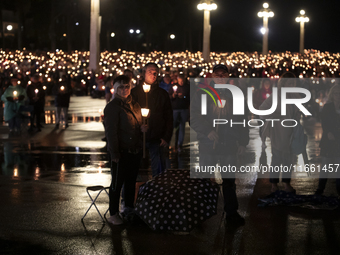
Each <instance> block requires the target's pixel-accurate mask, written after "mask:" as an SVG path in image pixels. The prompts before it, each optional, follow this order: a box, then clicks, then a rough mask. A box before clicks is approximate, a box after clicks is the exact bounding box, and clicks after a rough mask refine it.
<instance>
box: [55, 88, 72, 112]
mask: <svg viewBox="0 0 340 255" xmlns="http://www.w3.org/2000/svg"><path fill="white" fill-rule="evenodd" d="M62 86H63V87H64V88H63V89H62V88H61V87H62ZM53 94H54V95H55V100H54V104H55V106H56V107H67V108H68V107H69V105H70V97H71V94H72V87H71V86H70V85H68V84H67V82H60V83H56V84H55V85H54V86H53Z"/></svg>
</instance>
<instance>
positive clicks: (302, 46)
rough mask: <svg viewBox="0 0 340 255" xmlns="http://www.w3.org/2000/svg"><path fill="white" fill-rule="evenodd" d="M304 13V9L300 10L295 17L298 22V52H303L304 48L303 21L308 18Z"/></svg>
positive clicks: (307, 20) (306, 20)
mask: <svg viewBox="0 0 340 255" xmlns="http://www.w3.org/2000/svg"><path fill="white" fill-rule="evenodd" d="M305 14H306V13H305V11H304V10H301V11H300V16H299V17H296V18H295V21H296V22H300V49H299V52H300V54H303V53H304V49H305V45H304V44H305V22H309V18H308V17H307V16H306V15H305Z"/></svg>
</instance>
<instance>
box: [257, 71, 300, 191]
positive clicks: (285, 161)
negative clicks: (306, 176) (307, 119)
mask: <svg viewBox="0 0 340 255" xmlns="http://www.w3.org/2000/svg"><path fill="white" fill-rule="evenodd" d="M294 78H295V75H294V74H293V73H290V72H287V73H284V74H282V76H281V77H280V79H279V81H278V85H277V87H278V104H277V105H278V107H277V109H276V111H275V112H274V113H272V114H270V115H266V116H261V118H263V119H264V118H267V119H278V120H280V121H275V122H274V124H273V127H272V126H271V125H270V126H269V125H268V126H267V128H268V129H269V130H264V131H263V133H264V134H263V135H267V136H269V137H270V142H271V148H272V163H271V166H272V167H273V168H274V167H279V168H280V166H281V165H282V166H283V167H288V168H290V166H291V165H292V164H293V162H294V155H293V154H292V151H291V147H290V140H291V137H292V134H293V127H287V126H286V127H284V126H283V125H281V123H280V122H281V121H283V120H284V119H294V120H295V121H300V117H301V113H300V111H299V109H298V108H297V107H296V106H295V105H293V104H288V105H287V106H286V115H281V99H280V97H281V88H283V87H296V81H295V79H294ZM287 97H289V98H294V97H295V98H296V97H299V96H298V95H297V94H291V95H290V94H288V95H287ZM271 105H272V95H270V96H269V97H268V98H267V99H266V100H265V101H264V102H263V103H262V104H261V106H260V109H261V110H267V109H269V108H270V107H271ZM267 123H269V122H267ZM287 123H288V122H287ZM289 124H290V125H291V124H293V123H292V122H291V123H289ZM287 125H288V124H287ZM264 129H266V128H264ZM291 174H292V173H291V172H290V171H288V172H282V182H283V185H284V191H285V192H291V193H296V191H295V189H294V188H293V187H292V186H291V184H290V181H291ZM279 177H280V172H270V179H269V181H270V183H271V192H275V191H277V190H278V189H279V187H278V183H279Z"/></svg>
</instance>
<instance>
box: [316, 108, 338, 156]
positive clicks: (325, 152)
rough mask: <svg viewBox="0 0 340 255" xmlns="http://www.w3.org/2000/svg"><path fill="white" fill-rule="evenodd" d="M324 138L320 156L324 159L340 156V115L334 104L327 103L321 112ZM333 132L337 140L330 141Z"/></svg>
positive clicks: (321, 143)
mask: <svg viewBox="0 0 340 255" xmlns="http://www.w3.org/2000/svg"><path fill="white" fill-rule="evenodd" d="M321 124H322V130H323V133H322V138H321V142H320V148H321V151H320V155H321V156H324V157H339V156H340V115H339V114H337V113H336V111H335V106H334V103H326V104H325V105H324V107H323V109H322V112H321ZM328 132H331V133H332V134H333V135H334V137H335V140H334V141H332V140H329V139H328Z"/></svg>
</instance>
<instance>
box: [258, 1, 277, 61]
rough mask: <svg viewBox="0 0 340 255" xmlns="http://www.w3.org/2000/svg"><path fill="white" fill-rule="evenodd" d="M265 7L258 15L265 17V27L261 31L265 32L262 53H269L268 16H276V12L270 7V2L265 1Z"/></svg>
mask: <svg viewBox="0 0 340 255" xmlns="http://www.w3.org/2000/svg"><path fill="white" fill-rule="evenodd" d="M262 6H263V9H262V10H261V11H259V12H258V13H257V16H259V17H260V18H263V29H261V33H262V34H263V41H262V54H263V55H267V54H268V18H272V17H274V12H272V11H271V10H270V9H269V4H268V3H264V4H263V5H262Z"/></svg>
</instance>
